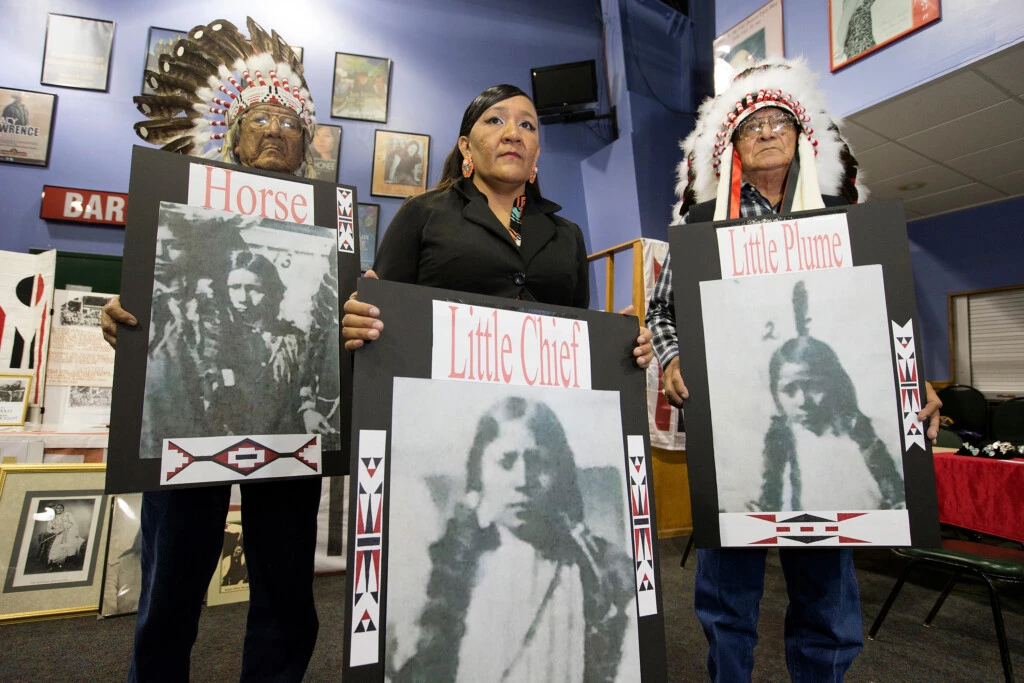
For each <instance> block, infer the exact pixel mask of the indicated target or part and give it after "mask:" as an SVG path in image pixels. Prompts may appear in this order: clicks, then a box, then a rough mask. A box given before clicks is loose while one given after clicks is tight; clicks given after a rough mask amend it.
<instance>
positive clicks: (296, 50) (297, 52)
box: [289, 45, 304, 63]
mask: <svg viewBox="0 0 1024 683" xmlns="http://www.w3.org/2000/svg"><path fill="white" fill-rule="evenodd" d="M289 47H291V49H292V52H294V53H295V56H296V57H298V58H299V62H300V63H301V62H302V53H303V52H304V50H303V49H302V48H301V47H298V46H296V45H290V46H289Z"/></svg>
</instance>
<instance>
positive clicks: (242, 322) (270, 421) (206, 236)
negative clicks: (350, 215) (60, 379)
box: [140, 202, 341, 482]
mask: <svg viewBox="0 0 1024 683" xmlns="http://www.w3.org/2000/svg"><path fill="white" fill-rule="evenodd" d="M337 288H338V279H337V260H336V246H335V236H334V234H333V233H332V231H331V230H329V229H326V228H321V227H318V226H305V225H297V224H293V223H285V222H281V221H274V220H269V219H263V218H259V217H250V216H243V215H238V214H232V213H224V212H218V211H213V210H209V209H201V208H194V207H188V206H184V205H179V204H171V203H167V202H164V203H161V209H160V220H159V226H158V232H157V240H156V260H155V269H154V281H153V304H152V317H151V321H150V326H149V351H148V364H147V370H146V390H145V403H144V406H143V420H142V436H141V449H140V457H142V458H160V457H161V454H162V452H163V450H164V440H165V439H182V438H193V439H195V438H205V437H225V436H244V435H311V434H319V435H321V440H322V447H323V448H324V449H327V450H331V449H336V448H339V447H340V442H341V434H340V424H341V420H340V410H339V403H340V394H341V391H340V386H339V380H338V377H339V370H338V368H339V347H338V291H337ZM257 440H258V439H257ZM304 443H305V441H304ZM193 445H195V443H194V442H193ZM263 445H264V446H266V445H268V444H265V443H264V444H263ZM278 460H280V461H284V460H286V459H285V458H279V459H278ZM287 460H294V459H293V458H287ZM202 464H203V465H211V467H210V468H208V471H209V472H210V473H211V474H210V476H212V477H217V476H224V474H225V473H228V474H230V472H228V470H227V468H225V467H219V466H217V465H215V464H211V463H202ZM277 464H278V463H277V462H272V463H270V464H269V466H268V469H269V468H273V467H275V466H276V465H277ZM198 465H199V463H197V464H196V466H198ZM299 469H300V470H302V468H299ZM242 473H244V472H241V471H240V474H242ZM303 473H306V474H308V473H309V471H308V468H306V470H303ZM202 476H204V477H205V476H206V475H202ZM201 480H203V481H205V480H206V479H201ZM209 480H210V481H216V480H217V479H209ZM191 481H193V482H194V481H195V479H194V477H193V479H192V480H191Z"/></svg>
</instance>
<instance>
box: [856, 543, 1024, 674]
mask: <svg viewBox="0 0 1024 683" xmlns="http://www.w3.org/2000/svg"><path fill="white" fill-rule="evenodd" d="M893 552H894V553H896V554H897V555H900V556H902V557H905V558H907V559H908V560H910V561H909V562H908V563H907V565H906V566H905V567H904V568H903V573H902V574H900V577H899V578H898V579H896V585H895V586H893V587H892V591H891V592H890V593H889V597H888V598H886V599H885V604H884V605H882V611H881V612H879V613H878V616H877V617H876V618H875V623H873V624H872V625H871V630H870V631H868V638H870V639H871V640H874V639H875V634H876V633H878V629H879V628H881V627H882V622H883V621H885V617H886V615H887V614H889V609H890V608H891V607H892V604H893V603H894V602H895V601H896V596H897V595H898V594H899V592H900V589H901V588H903V583H904V582H905V581H906V580H907V575H908V574H910V570H911V569H913V568H914V567H915V566H916V565H917V564H928V565H932V566H937V567H941V568H943V569H948V570H951V571H952V572H953V575H952V576H951V577H950V579H949V581H948V582H947V583H946V587H945V588H943V589H942V593H941V594H940V595H939V599H938V600H936V601H935V606H934V607H932V611H931V612H929V613H928V616H927V617H926V618H925V620H924V625H925V626H931V623H932V620H933V619H935V616H936V615H937V614H938V613H939V608H940V607H942V603H944V602H945V601H946V598H947V597H948V596H949V593H950V591H952V590H953V586H954V585H956V582H957V580H958V579H959V578H960V576H961V575H962V574H964V573H965V572H967V573H970V574H974V575H975V576H978V577H980V578H981V579H982V581H984V582H985V585H986V586H988V594H989V600H990V602H991V605H992V617H993V619H995V624H996V640H997V641H998V643H999V656H1000V658H1001V659H1002V661H1003V674H1004V675H1005V676H1006V680H1007V681H1008V683H1013V666H1012V664H1011V662H1010V648H1009V646H1008V645H1007V643H1006V629H1005V627H1004V626H1003V610H1002V606H1001V605H1000V603H999V590H998V588H997V582H1002V583H1022V582H1024V551H1020V550H1014V549H1012V548H1003V547H1000V546H994V545H987V544H985V543H975V542H973V541H961V540H954V539H944V540H943V541H942V547H941V548H894V549H893Z"/></svg>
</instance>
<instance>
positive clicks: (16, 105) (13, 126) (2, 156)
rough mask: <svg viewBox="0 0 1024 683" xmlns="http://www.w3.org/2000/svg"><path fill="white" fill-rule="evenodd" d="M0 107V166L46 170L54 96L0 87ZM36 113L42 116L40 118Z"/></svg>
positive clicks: (50, 146)
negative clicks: (14, 165)
mask: <svg viewBox="0 0 1024 683" xmlns="http://www.w3.org/2000/svg"><path fill="white" fill-rule="evenodd" d="M26 100H27V102H26ZM0 106H2V107H3V109H2V110H0V114H2V116H3V118H4V125H3V128H2V129H0V162H3V163H7V164H24V165H26V166H43V167H46V166H49V165H50V150H51V148H52V147H53V123H54V120H55V119H56V118H57V96H56V95H54V94H53V93H48V92H38V91H35V90H22V89H20V88H2V87H0ZM9 110H10V111H9ZM16 110H20V111H16ZM39 111H42V112H44V114H43V116H42V117H41V118H40V117H39V114H38V113H39ZM12 120H13V122H12ZM36 121H38V122H39V123H38V124H37V123H36Z"/></svg>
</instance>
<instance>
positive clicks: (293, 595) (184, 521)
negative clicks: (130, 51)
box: [102, 19, 337, 681]
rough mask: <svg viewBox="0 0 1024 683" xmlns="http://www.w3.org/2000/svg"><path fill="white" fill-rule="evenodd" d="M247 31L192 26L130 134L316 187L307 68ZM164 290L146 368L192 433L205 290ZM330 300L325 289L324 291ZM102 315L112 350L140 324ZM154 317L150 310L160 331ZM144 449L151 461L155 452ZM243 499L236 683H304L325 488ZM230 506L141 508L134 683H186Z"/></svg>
mask: <svg viewBox="0 0 1024 683" xmlns="http://www.w3.org/2000/svg"><path fill="white" fill-rule="evenodd" d="M247 27H248V29H249V36H250V37H249V38H248V39H247V38H246V37H245V36H243V35H242V34H241V33H240V32H239V31H238V29H237V28H236V27H234V26H233V25H232V24H231V23H230V22H227V21H224V20H218V21H215V22H212V23H210V24H209V25H206V26H197V27H195V28H194V29H192V30H191V31H189V34H188V37H187V38H184V39H182V40H180V41H178V43H176V44H175V46H174V48H173V50H172V51H171V53H170V54H165V55H161V57H160V61H159V71H156V72H153V71H147V72H146V80H147V82H148V83H149V85H150V87H151V88H152V89H153V90H154V91H155V92H156V94H155V95H142V96H138V97H135V103H136V105H137V106H138V109H139V111H140V112H142V113H143V114H144V115H145V116H146V117H147V119H146V120H145V121H139V122H138V123H137V124H135V130H136V132H137V133H138V135H139V137H141V138H142V139H144V140H146V141H147V142H150V143H153V144H158V145H162V149H164V150H166V151H169V152H178V153H182V154H191V155H195V156H201V157H204V158H208V159H220V160H221V161H224V162H227V163H234V164H238V165H241V166H247V167H250V168H257V169H261V170H266V171H277V172H281V173H288V174H292V175H298V176H307V177H315V176H314V172H313V164H312V150H311V144H310V142H311V140H312V138H313V132H314V128H315V125H316V123H315V118H314V108H313V102H312V99H311V98H310V95H309V92H308V91H307V89H306V85H305V81H304V79H303V76H302V65H301V63H300V62H299V61H298V59H297V58H296V56H295V54H294V53H293V52H292V50H291V48H290V47H289V46H288V44H287V43H285V42H284V41H283V40H282V39H281V38H280V36H278V35H277V33H276V32H272V33H271V34H269V35H268V34H267V33H266V32H265V31H264V30H263V29H262V28H261V27H260V26H259V25H258V24H256V23H255V22H254V21H253V20H252V19H249V20H248V22H247ZM186 227H187V226H186ZM215 238H216V236H215V235H211V240H212V241H215ZM212 241H211V242H207V243H206V244H205V246H206V247H207V248H209V250H210V251H212V252H216V253H219V252H220V251H224V249H218V248H216V246H211V245H212ZM221 246H223V245H221ZM332 282H333V281H332ZM167 284H168V287H167V290H168V293H167V295H166V296H165V297H164V300H165V303H164V304H163V306H164V308H166V311H164V310H162V311H161V312H163V313H165V315H164V317H165V318H167V319H168V320H170V321H171V323H169V324H168V325H167V326H166V328H167V329H166V331H165V339H164V340H163V348H167V349H169V352H167V353H164V354H163V355H161V356H160V357H159V358H153V353H152V352H151V359H150V365H149V367H150V370H151V371H152V367H153V364H154V363H163V367H164V372H163V374H162V376H163V377H166V378H169V379H168V384H173V383H174V382H176V381H177V382H179V383H181V386H179V387H174V386H171V387H167V388H166V393H168V395H171V396H173V397H175V399H176V408H177V410H178V412H179V413H180V414H181V415H182V416H184V418H185V419H187V420H191V421H193V422H195V421H198V420H200V419H202V412H203V409H202V407H198V408H196V407H194V404H195V403H196V402H197V401H198V400H199V398H200V395H199V394H198V393H197V392H196V391H187V390H185V389H184V387H185V386H186V385H184V382H185V381H186V380H187V378H189V377H191V378H196V377H202V370H201V368H197V367H196V366H195V362H196V361H195V358H196V357H201V356H203V351H204V349H197V348H195V346H196V344H195V342H194V338H195V337H196V335H195V334H190V330H189V325H190V324H191V325H195V324H196V322H195V321H191V320H187V319H185V317H184V316H183V315H182V314H181V313H180V311H183V310H185V309H186V308H188V305H189V302H190V301H194V299H195V296H196V287H195V286H194V284H193V285H192V286H191V287H190V286H188V283H185V285H182V284H180V283H174V284H173V286H172V284H171V283H167ZM334 286H336V285H335V284H332V283H327V288H328V289H330V288H331V287H334ZM322 288H323V283H322ZM334 296H335V297H336V296H337V294H336V290H334ZM103 312H104V316H103V321H102V327H103V333H104V338H106V339H107V341H108V342H109V343H110V344H111V346H113V345H114V344H115V343H116V337H117V323H120V324H126V325H135V324H136V322H135V319H134V317H133V316H132V315H131V314H130V313H128V312H127V311H125V310H124V309H123V308H121V305H120V301H119V299H118V298H116V297H115V298H114V299H113V300H112V301H111V302H110V303H109V304H107V306H105V307H104V309H103ZM157 313H158V312H157V310H156V308H154V318H156V317H157ZM333 315H334V316H336V314H333ZM172 323H173V324H172ZM198 324H199V325H203V324H209V321H203V320H199V321H198ZM214 324H215V323H214ZM334 343H335V345H337V342H336V341H335V342H334ZM207 355H208V354H207ZM190 363H192V365H189V364H190ZM334 383H335V384H337V380H336V379H335V380H334ZM304 401H305V403H304V404H303V408H302V411H303V419H304V421H305V423H306V424H305V426H306V428H307V431H313V430H314V429H316V428H319V427H327V428H329V425H323V424H320V423H322V418H321V419H320V420H314V421H313V422H316V423H317V424H313V422H311V421H309V419H308V417H307V416H308V415H313V416H314V417H315V416H316V411H315V410H314V409H313V408H314V407H315V404H316V399H315V397H311V396H309V395H307V396H305V397H304ZM190 406H193V409H192V410H190ZM142 446H143V448H144V449H145V448H148V447H147V441H145V440H144V441H143V444H142ZM140 457H154V456H153V454H152V453H140ZM240 488H241V491H242V508H243V515H244V518H245V542H244V546H245V556H246V566H247V568H248V571H249V582H250V599H249V615H248V620H247V622H246V634H245V644H244V648H243V653H242V675H241V679H242V680H243V681H245V680H274V681H300V680H302V677H303V676H304V674H305V671H306V667H307V666H308V664H309V659H310V656H311V655H312V653H313V647H314V645H315V644H316V636H317V630H318V627H319V624H318V620H317V616H316V608H315V605H314V602H313V585H312V582H313V557H314V552H315V547H316V524H317V522H316V518H317V513H318V510H319V503H320V480H319V479H302V480H297V481H277V482H268V483H251V484H242V485H241V487H240ZM229 499H230V486H227V485H220V486H211V487H207V488H195V489H177V490H169V491H152V492H148V493H145V494H144V495H143V502H142V514H141V534H142V551H141V565H142V587H141V592H140V597H139V616H138V619H137V621H136V627H135V648H134V652H133V655H132V662H131V666H130V668H129V673H128V678H129V680H131V681H155V680H161V681H163V680H174V681H185V680H188V678H189V664H190V655H191V650H192V645H193V644H194V642H195V639H196V634H197V631H198V622H199V614H200V610H201V608H202V601H203V597H204V595H205V592H206V588H207V586H208V585H209V581H210V577H211V576H212V575H213V572H214V570H215V569H216V568H217V565H218V561H219V559H220V553H221V548H222V546H223V539H224V520H225V517H226V515H227V511H228V504H229Z"/></svg>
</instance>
